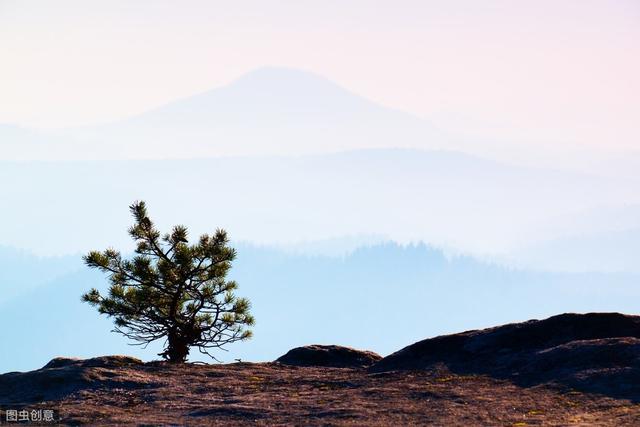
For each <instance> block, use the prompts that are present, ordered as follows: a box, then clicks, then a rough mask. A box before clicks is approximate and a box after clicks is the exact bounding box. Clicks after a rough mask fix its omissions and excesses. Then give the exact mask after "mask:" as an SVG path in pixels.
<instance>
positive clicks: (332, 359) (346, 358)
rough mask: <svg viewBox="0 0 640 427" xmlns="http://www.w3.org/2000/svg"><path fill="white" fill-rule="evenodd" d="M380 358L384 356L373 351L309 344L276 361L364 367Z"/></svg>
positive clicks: (309, 364) (302, 364)
mask: <svg viewBox="0 0 640 427" xmlns="http://www.w3.org/2000/svg"><path fill="white" fill-rule="evenodd" d="M380 359H382V357H381V356H380V355H378V354H376V353H374V352H372V351H363V350H356V349H353V348H349V347H342V346H339V345H308V346H304V347H296V348H294V349H292V350H289V352H287V354H285V355H284V356H281V357H280V358H278V359H277V360H276V362H279V363H282V364H283V365H292V366H325V367H331V368H363V367H367V366H370V365H372V364H373V363H375V362H377V361H379V360H380Z"/></svg>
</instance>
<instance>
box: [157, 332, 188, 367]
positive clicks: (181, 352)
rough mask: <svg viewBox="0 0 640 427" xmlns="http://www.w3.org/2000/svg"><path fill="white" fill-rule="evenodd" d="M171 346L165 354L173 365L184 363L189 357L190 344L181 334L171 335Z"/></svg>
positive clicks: (174, 333) (169, 337)
mask: <svg viewBox="0 0 640 427" xmlns="http://www.w3.org/2000/svg"><path fill="white" fill-rule="evenodd" d="M168 340H169V345H168V346H167V350H166V351H165V352H164V353H163V354H164V355H165V357H166V358H167V359H169V362H171V363H184V362H186V361H187V356H189V344H188V342H187V340H186V339H185V338H184V337H183V336H181V335H180V333H179V332H173V333H169V336H168Z"/></svg>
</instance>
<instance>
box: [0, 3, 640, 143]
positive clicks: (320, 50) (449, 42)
mask: <svg viewBox="0 0 640 427" xmlns="http://www.w3.org/2000/svg"><path fill="white" fill-rule="evenodd" d="M0 58H1V66H0V101H1V102H0V122H10V123H19V124H23V125H30V126H45V127H47V126H53V127H60V126H70V125H82V124H89V123H97V122H104V121H110V120H114V119H117V118H121V117H126V116H128V115H131V114H134V113H137V112H141V111H144V110H146V109H149V108H151V107H155V106H158V105H160V104H163V103H166V102H168V101H170V100H173V99H176V98H180V97H184V96H188V95H190V94H194V93H198V92H202V91H205V90H208V89H211V88H214V87H216V86H220V85H223V84H226V83H227V82H229V81H231V80H233V79H234V78H236V77H238V76H239V75H241V74H243V73H245V72H247V71H250V70H252V69H255V68H259V67H262V66H265V65H276V66H287V67H294V68H301V69H306V70H311V71H314V72H316V73H318V74H321V75H324V76H326V77H328V78H329V79H331V80H333V81H335V82H336V83H338V84H340V85H343V86H345V87H347V88H348V89H350V90H352V91H354V92H356V93H358V94H360V95H363V96H365V97H367V98H369V99H372V100H374V101H376V102H379V103H381V104H384V105H387V106H391V107H395V108H399V109H402V110H406V111H409V112H412V113H414V114H417V115H419V116H422V117H425V118H427V119H430V120H431V121H433V122H434V123H435V124H436V125H439V126H441V127H444V128H447V129H453V130H455V131H458V132H460V133H463V134H470V135H476V136H478V135H479V136H481V137H486V138H498V139H504V140H510V139H514V140H520V141H530V142H536V143H540V144H549V145H553V144H589V145H595V146H600V147H604V146H607V147H618V148H621V147H626V148H630V147H633V148H636V149H638V148H640V129H639V128H640V127H639V126H638V123H640V120H639V119H640V83H639V82H638V76H640V3H639V2H637V1H636V0H617V1H616V0H602V1H594V0H563V1H558V0H552V1H547V0H532V1H510V0H505V1H496V0H484V1H476V0H457V1H456V0H442V1H427V0H420V1H399V0H395V1H374V0H369V1H349V0H341V1H332V0H324V1H300V0H292V1H265V0H260V1H237V2H221V1H195V0H191V1H187V0H181V1H159V0H154V1H148V0H137V1H130V0H108V1H89V0H56V1H50V2H44V1H32V0H0Z"/></svg>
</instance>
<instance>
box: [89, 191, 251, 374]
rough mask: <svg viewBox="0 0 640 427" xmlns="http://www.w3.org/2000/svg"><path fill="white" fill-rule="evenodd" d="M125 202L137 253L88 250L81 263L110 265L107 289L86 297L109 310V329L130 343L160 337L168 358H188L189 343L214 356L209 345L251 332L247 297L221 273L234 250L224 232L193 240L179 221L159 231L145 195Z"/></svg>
mask: <svg viewBox="0 0 640 427" xmlns="http://www.w3.org/2000/svg"><path fill="white" fill-rule="evenodd" d="M130 210H131V213H132V214H133V217H134V219H135V223H134V225H133V226H132V227H131V228H130V229H129V234H130V235H131V237H132V238H133V240H134V241H135V243H136V249H135V255H134V256H133V257H132V258H131V259H124V258H123V257H122V255H121V254H120V252H118V251H116V250H114V249H106V250H105V251H103V252H99V251H92V252H90V253H89V254H88V255H86V256H85V257H84V261H85V263H86V265H88V266H89V267H91V268H96V269H99V270H101V271H103V272H105V273H107V275H108V278H109V282H110V286H109V292H108V295H104V296H103V295H101V294H100V292H99V291H98V290H97V289H95V288H94V289H91V290H90V291H89V292H87V293H85V294H84V295H83V296H82V298H83V300H84V301H86V302H88V303H89V304H91V305H93V306H95V307H97V309H98V311H99V312H100V313H101V314H106V315H108V316H110V317H113V318H114V320H115V329H114V332H118V333H121V334H122V335H124V336H125V337H127V338H130V339H131V340H133V341H134V344H138V345H144V346H146V345H148V344H149V343H151V342H153V341H156V340H160V339H165V345H164V351H163V352H162V353H160V354H159V355H160V356H162V357H163V358H165V359H168V360H169V361H171V362H184V361H186V359H187V357H188V355H189V351H190V349H191V348H192V347H197V348H198V350H199V351H200V352H201V353H203V354H207V355H209V356H211V357H212V358H214V359H215V357H214V356H213V355H212V354H211V353H210V350H212V349H223V347H224V346H225V345H227V344H230V343H233V342H236V341H240V340H245V339H248V338H250V337H251V331H250V330H249V329H247V327H250V326H252V325H253V324H254V318H253V316H252V315H251V314H250V313H249V309H250V303H249V300H247V299H246V298H238V297H237V296H236V295H235V293H234V291H235V290H236V288H237V287H238V285H237V283H236V282H235V281H232V280H227V279H226V276H227V273H228V272H229V270H230V268H231V263H232V261H233V260H234V259H235V257H236V251H235V250H234V249H233V248H231V247H230V246H229V240H228V237H227V233H226V232H225V231H224V230H221V229H218V230H216V232H215V233H214V234H213V235H208V234H204V235H202V236H200V238H199V240H198V241H197V243H195V244H192V245H190V244H189V242H188V239H187V237H188V233H187V229H186V228H185V227H184V226H181V225H177V226H175V227H173V229H172V230H171V232H170V233H168V234H165V235H163V236H161V233H160V232H159V231H158V230H157V229H156V227H155V225H154V224H153V222H152V221H151V219H150V218H149V216H148V214H147V208H146V205H145V202H143V201H140V202H136V203H134V204H133V205H131V206H130Z"/></svg>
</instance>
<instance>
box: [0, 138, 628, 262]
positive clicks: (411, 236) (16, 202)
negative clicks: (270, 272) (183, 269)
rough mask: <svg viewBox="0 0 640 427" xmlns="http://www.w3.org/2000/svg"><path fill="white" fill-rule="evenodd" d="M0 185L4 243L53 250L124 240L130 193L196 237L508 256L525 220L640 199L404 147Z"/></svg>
mask: <svg viewBox="0 0 640 427" xmlns="http://www.w3.org/2000/svg"><path fill="white" fill-rule="evenodd" d="M0 182H2V184H0V200H2V201H3V210H2V212H0V218H2V221H0V236H1V237H0V242H1V243H4V244H7V245H11V246H16V247H25V248H30V249H32V250H34V251H38V252H39V253H50V254H60V253H69V252H71V253H75V252H77V251H79V250H82V251H84V250H88V249H91V248H93V247H94V246H98V247H102V246H107V245H116V246H118V247H123V245H128V244H129V239H128V236H127V235H126V232H125V231H126V229H127V227H128V226H129V223H130V218H129V212H128V210H127V206H129V204H131V203H132V202H133V201H134V200H137V199H143V200H146V201H147V202H148V203H149V207H150V209H151V213H152V215H153V216H154V217H156V218H157V220H158V221H159V223H160V224H165V225H166V227H169V226H171V225H173V224H174V223H176V222H182V223H185V224H186V225H188V226H189V227H190V229H192V230H193V232H194V233H195V232H205V231H207V232H208V231H211V229H212V228H215V227H218V226H221V227H225V228H226V229H227V230H228V231H229V232H230V233H231V236H232V237H233V238H234V239H236V240H238V241H250V242H254V243H271V244H282V245H287V246H291V245H292V244H293V245H294V246H295V244H296V243H298V242H304V241H318V240H324V239H328V238H333V237H336V236H338V237H339V236H350V235H352V236H353V235H378V236H380V235H382V236H385V238H389V239H393V240H396V241H402V242H408V241H420V240H422V241H428V242H430V243H432V244H435V245H438V246H441V247H447V248H453V249H457V250H460V251H463V252H474V253H493V252H501V251H504V250H508V249H509V248H511V247H513V245H514V244H515V243H518V241H519V239H523V238H527V237H528V235H527V233H528V231H529V229H530V228H531V227H532V226H533V225H536V224H539V223H541V222H544V221H546V220H549V219H552V218H557V217H559V216H561V215H566V214H570V213H574V212H582V211H585V210H588V209H592V208H593V207H594V206H598V205H616V204H622V203H632V202H634V200H635V202H637V203H640V191H639V190H640V185H635V184H634V183H632V182H626V181H616V180H613V179H603V178H600V177H592V176H588V175H581V174H572V173H565V172H561V171H552V170H545V169H533V168H521V167H514V166H509V165H505V164H501V163H498V162H494V161H491V160H487V159H483V158H479V157H475V156H470V155H466V154H462V153H457V152H450V151H419V150H399V149H396V150H394V149H386V150H383V149H380V150H360V151H353V152H344V153H338V154H331V155H318V156H299V157H238V158H219V159H203V160H165V161H111V162H108V161H99V162H98V161H95V162H46V163H38V162H29V163H10V162H4V163H1V164H0ZM107 219H108V220H107ZM556 235H557V233H556ZM42 236H47V239H43V238H42ZM549 237H554V235H551V236H549V235H545V238H549Z"/></svg>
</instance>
